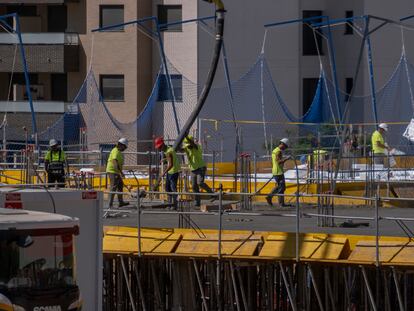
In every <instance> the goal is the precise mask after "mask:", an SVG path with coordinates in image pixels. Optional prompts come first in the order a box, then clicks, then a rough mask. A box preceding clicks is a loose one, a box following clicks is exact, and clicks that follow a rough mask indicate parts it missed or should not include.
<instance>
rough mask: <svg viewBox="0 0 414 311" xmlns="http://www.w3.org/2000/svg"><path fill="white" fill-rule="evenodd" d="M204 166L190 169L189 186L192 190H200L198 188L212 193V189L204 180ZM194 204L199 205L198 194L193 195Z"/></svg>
mask: <svg viewBox="0 0 414 311" xmlns="http://www.w3.org/2000/svg"><path fill="white" fill-rule="evenodd" d="M206 170H207V168H206V167H200V168H198V169H196V170H194V171H191V186H192V187H193V192H194V193H198V192H200V188H201V189H203V190H204V191H205V192H208V193H212V192H213V190H211V188H210V187H209V186H208V185H207V184H206V183H205V182H204V179H205V177H206ZM195 201H196V206H200V201H201V197H200V196H199V195H196V196H195Z"/></svg>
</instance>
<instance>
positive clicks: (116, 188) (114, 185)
mask: <svg viewBox="0 0 414 311" xmlns="http://www.w3.org/2000/svg"><path fill="white" fill-rule="evenodd" d="M127 148H128V140H127V139H126V138H120V139H119V140H118V143H117V144H116V146H115V147H114V148H113V149H112V150H111V153H110V154H109V158H108V163H107V164H106V174H107V175H108V177H109V182H110V187H111V191H112V192H118V204H119V207H123V206H126V205H129V203H128V202H125V201H124V199H123V196H122V191H123V190H124V182H123V180H122V179H123V178H124V177H125V176H124V173H123V172H122V168H123V166H124V155H123V154H122V152H123V151H125V150H126V149H127ZM114 198H115V194H114V193H111V194H110V195H109V208H111V207H112V205H113V203H114Z"/></svg>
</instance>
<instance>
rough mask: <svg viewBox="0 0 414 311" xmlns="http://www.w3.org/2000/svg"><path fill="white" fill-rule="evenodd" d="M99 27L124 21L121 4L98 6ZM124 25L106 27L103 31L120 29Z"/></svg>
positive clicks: (122, 28)
mask: <svg viewBox="0 0 414 311" xmlns="http://www.w3.org/2000/svg"><path fill="white" fill-rule="evenodd" d="M99 9H100V12H99V27H105V26H111V25H117V24H122V23H123V22H124V6H123V5H101V6H99ZM122 30H124V26H119V27H117V28H112V29H108V30H105V31H122Z"/></svg>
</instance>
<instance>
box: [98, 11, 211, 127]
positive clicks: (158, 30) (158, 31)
mask: <svg viewBox="0 0 414 311" xmlns="http://www.w3.org/2000/svg"><path fill="white" fill-rule="evenodd" d="M215 18H216V17H215V16H207V17H201V18H196V19H189V20H184V21H178V22H173V23H166V24H160V23H159V22H158V18H157V17H156V16H149V17H145V18H142V19H137V20H133V21H128V22H125V23H120V24H115V25H108V26H104V27H100V28H95V29H92V32H101V31H105V30H110V29H114V28H118V27H123V26H127V25H138V26H140V27H142V28H143V29H144V30H146V31H147V32H148V33H150V34H151V35H153V36H154V35H155V36H156V37H157V39H158V40H157V41H158V45H159V48H160V54H161V60H162V63H163V67H164V70H165V75H166V78H167V85H168V89H169V91H170V96H171V103H172V107H173V114H174V121H175V126H176V129H177V134H178V133H179V132H180V123H179V120H178V116H177V111H176V107H175V98H174V91H173V86H172V82H171V78H170V74H169V71H168V65H167V58H166V56H165V50H164V44H163V41H162V37H161V28H166V27H168V26H174V25H180V24H187V23H191V22H196V21H204V20H210V19H215ZM148 21H153V22H155V25H156V32H155V33H154V32H153V31H152V30H151V29H149V28H148V27H146V26H145V25H143V23H145V22H148Z"/></svg>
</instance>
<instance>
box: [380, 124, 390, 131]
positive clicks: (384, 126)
mask: <svg viewBox="0 0 414 311" xmlns="http://www.w3.org/2000/svg"><path fill="white" fill-rule="evenodd" d="M378 128H380V129H383V130H384V131H386V132H387V131H388V124H387V123H381V124H380V125H378Z"/></svg>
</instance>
